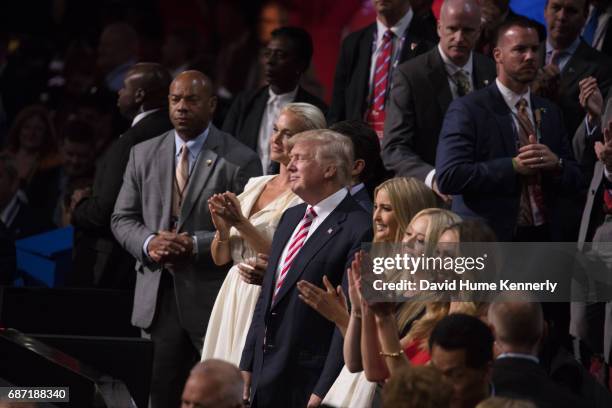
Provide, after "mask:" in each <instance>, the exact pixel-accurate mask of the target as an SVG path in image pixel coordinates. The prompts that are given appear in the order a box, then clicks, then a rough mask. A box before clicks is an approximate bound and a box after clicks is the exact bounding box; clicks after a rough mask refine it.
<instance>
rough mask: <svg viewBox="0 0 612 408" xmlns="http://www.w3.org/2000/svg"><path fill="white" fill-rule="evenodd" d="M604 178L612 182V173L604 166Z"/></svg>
mask: <svg viewBox="0 0 612 408" xmlns="http://www.w3.org/2000/svg"><path fill="white" fill-rule="evenodd" d="M604 176H606V179H608V181H610V182H612V173H611V172H609V171H608V169H607V168H606V167H605V166H604Z"/></svg>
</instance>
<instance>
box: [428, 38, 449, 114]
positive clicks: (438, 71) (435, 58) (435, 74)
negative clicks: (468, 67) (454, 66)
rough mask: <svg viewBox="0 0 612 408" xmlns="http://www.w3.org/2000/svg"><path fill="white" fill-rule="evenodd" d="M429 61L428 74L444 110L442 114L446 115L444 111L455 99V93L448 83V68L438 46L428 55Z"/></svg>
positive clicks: (441, 110) (441, 109)
mask: <svg viewBox="0 0 612 408" xmlns="http://www.w3.org/2000/svg"><path fill="white" fill-rule="evenodd" d="M427 63H428V65H429V67H430V69H429V70H428V71H429V72H428V74H427V75H428V76H429V80H430V81H431V84H432V85H433V91H434V93H435V94H436V96H437V99H438V105H439V106H440V112H442V116H444V112H446V110H447V109H448V106H449V105H450V104H451V102H452V101H453V95H452V93H451V90H450V86H449V85H448V78H447V75H446V69H445V68H444V63H443V62H442V57H441V56H440V52H439V51H438V48H437V47H436V48H434V49H433V50H431V51H430V52H429V54H428V55H427Z"/></svg>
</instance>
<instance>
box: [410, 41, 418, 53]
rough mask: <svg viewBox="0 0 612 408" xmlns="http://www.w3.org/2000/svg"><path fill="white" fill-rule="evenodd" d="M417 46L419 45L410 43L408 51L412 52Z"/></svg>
mask: <svg viewBox="0 0 612 408" xmlns="http://www.w3.org/2000/svg"><path fill="white" fill-rule="evenodd" d="M418 45H419V44H417V43H415V42H413V43H410V51H414V49H415V48H416V47H417V46H418Z"/></svg>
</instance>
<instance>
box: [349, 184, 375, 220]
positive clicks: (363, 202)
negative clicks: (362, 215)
mask: <svg viewBox="0 0 612 408" xmlns="http://www.w3.org/2000/svg"><path fill="white" fill-rule="evenodd" d="M353 199H354V200H355V201H357V204H359V205H360V206H361V207H362V208H363V209H364V210H366V212H367V213H368V214H370V215H372V211H373V203H372V199H371V198H370V193H368V189H367V187H363V188H362V189H361V190H359V191H358V192H356V193H355V194H353Z"/></svg>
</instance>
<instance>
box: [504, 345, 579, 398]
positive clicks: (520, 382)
mask: <svg viewBox="0 0 612 408" xmlns="http://www.w3.org/2000/svg"><path fill="white" fill-rule="evenodd" d="M493 384H494V386H495V395H496V396H500V397H508V398H517V399H527V400H530V401H532V402H534V403H535V404H536V405H537V406H538V408H549V407H550V408H563V407H567V408H570V407H571V408H580V407H585V408H586V407H587V405H586V403H585V402H583V401H582V400H581V399H580V398H579V397H578V396H577V395H575V394H572V393H571V392H569V391H567V390H565V389H563V388H561V387H560V386H558V385H557V384H555V383H554V382H553V381H552V380H551V379H550V378H549V377H548V376H547V375H546V372H545V371H544V368H543V367H541V366H540V365H539V364H537V363H536V362H535V361H531V360H527V359H525V358H520V357H518V358H517V357H507V358H500V359H497V360H495V362H494V363H493Z"/></svg>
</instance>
